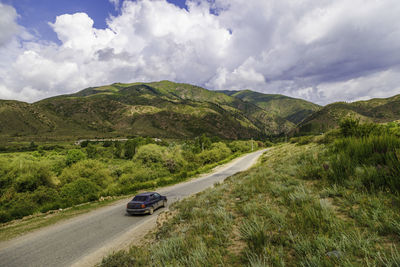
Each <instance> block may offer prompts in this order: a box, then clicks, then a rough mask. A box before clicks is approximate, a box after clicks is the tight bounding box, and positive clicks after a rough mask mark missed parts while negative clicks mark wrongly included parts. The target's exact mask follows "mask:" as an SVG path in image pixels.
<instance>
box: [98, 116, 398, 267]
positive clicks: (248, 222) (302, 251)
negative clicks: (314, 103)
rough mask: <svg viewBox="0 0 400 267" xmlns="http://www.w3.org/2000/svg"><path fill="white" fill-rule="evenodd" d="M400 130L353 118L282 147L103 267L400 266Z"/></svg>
mask: <svg viewBox="0 0 400 267" xmlns="http://www.w3.org/2000/svg"><path fill="white" fill-rule="evenodd" d="M398 130H399V125H373V124H367V125H364V124H359V123H358V122H357V121H354V120H349V121H344V122H343V123H342V124H341V129H340V130H338V131H334V132H330V133H329V134H327V135H324V136H316V137H313V136H311V137H302V138H297V139H293V140H292V143H289V144H282V145H280V146H276V147H273V148H272V149H270V150H269V151H268V152H266V153H265V154H264V155H263V157H262V158H261V160H260V162H259V164H258V165H257V166H256V167H254V168H252V169H250V170H248V171H246V172H243V173H240V174H237V175H234V176H232V177H230V178H228V179H227V180H226V181H225V182H224V183H222V184H219V185H216V187H215V188H212V189H209V190H206V191H205V192H202V193H200V194H198V195H196V196H193V197H190V198H188V199H186V200H183V201H180V202H178V203H176V204H174V205H173V206H172V207H170V211H168V212H167V213H166V214H164V215H163V218H164V219H163V220H162V221H163V224H162V226H160V227H159V228H158V229H157V230H155V232H154V233H152V234H151V235H149V236H148V237H147V239H146V240H145V241H144V245H143V246H139V247H137V246H135V247H131V248H130V250H129V251H119V252H116V253H114V254H112V255H110V256H109V257H107V258H105V259H103V262H102V263H101V266H399V265H400V250H399V246H400V196H399V193H400V178H399V177H400V168H399V166H400V141H399V136H398V135H397V134H398V133H399V131H398ZM204 207H207V208H204ZM165 218H168V220H165Z"/></svg>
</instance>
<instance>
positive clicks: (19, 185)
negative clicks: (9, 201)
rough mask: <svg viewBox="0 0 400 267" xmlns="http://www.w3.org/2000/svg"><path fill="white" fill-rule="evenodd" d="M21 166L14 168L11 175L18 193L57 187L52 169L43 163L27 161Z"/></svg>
mask: <svg viewBox="0 0 400 267" xmlns="http://www.w3.org/2000/svg"><path fill="white" fill-rule="evenodd" d="M21 166H22V167H21V168H19V166H15V165H14V166H13V169H12V171H11V172H10V173H9V175H10V176H11V177H14V179H15V180H14V179H13V180H14V182H13V185H14V188H15V190H17V191H18V192H32V191H34V190H36V189H37V188H38V187H39V186H47V187H52V186H54V185H55V179H54V178H53V177H54V173H53V172H52V171H51V170H50V167H49V166H48V165H46V164H43V163H37V162H32V161H25V162H24V163H23V164H21Z"/></svg>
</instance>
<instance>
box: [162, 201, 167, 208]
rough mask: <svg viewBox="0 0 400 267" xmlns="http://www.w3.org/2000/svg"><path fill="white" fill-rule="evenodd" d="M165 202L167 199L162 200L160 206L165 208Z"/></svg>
mask: <svg viewBox="0 0 400 267" xmlns="http://www.w3.org/2000/svg"><path fill="white" fill-rule="evenodd" d="M165 203H167V201H165V200H163V202H162V206H161V207H163V208H165Z"/></svg>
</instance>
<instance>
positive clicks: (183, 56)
mask: <svg viewBox="0 0 400 267" xmlns="http://www.w3.org/2000/svg"><path fill="white" fill-rule="evenodd" d="M116 4H118V5H117V7H116V6H115V5H116ZM399 14H400V5H399V3H398V0H379V1H375V0H352V1H349V0H335V1H331V0H318V1H317V0H302V1H293V0H262V1H261V0H187V1H184V0H137V1H134V0H0V99H17V100H22V101H27V102H34V101H37V100H40V99H43V98H46V97H50V96H54V95H59V94H67V93H74V92H77V91H79V90H82V89H84V88H86V87H91V86H99V85H105V84H111V83H114V82H123V83H129V82H140V81H143V82H148V81H159V80H171V81H176V82H185V83H190V84H195V85H199V86H202V87H205V88H208V89H211V90H243V89H251V90H255V91H259V92H263V93H271V94H284V95H288V96H292V97H297V98H303V99H307V100H309V101H312V102H315V103H318V104H327V103H332V102H335V101H357V100H363V99H370V98H376V97H390V96H393V95H396V94H400V53H399V51H400V16H399Z"/></svg>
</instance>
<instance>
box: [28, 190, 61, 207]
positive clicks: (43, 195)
mask: <svg viewBox="0 0 400 267" xmlns="http://www.w3.org/2000/svg"><path fill="white" fill-rule="evenodd" d="M59 198H60V197H59V194H58V191H57V190H56V189H54V188H49V187H45V186H40V187H39V188H38V189H36V190H35V191H34V192H33V194H32V200H33V201H34V202H35V203H37V204H38V205H43V204H46V203H49V202H57V201H58V200H59Z"/></svg>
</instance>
